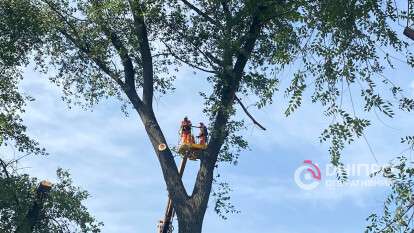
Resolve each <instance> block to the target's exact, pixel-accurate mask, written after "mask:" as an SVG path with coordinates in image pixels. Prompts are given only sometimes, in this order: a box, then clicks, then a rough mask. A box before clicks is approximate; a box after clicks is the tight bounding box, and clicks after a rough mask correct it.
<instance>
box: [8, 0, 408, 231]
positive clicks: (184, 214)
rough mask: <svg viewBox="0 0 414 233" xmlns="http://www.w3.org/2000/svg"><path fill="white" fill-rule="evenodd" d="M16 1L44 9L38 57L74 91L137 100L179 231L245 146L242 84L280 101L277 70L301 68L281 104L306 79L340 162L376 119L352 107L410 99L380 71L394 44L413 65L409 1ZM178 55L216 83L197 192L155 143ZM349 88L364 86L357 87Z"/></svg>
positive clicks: (296, 95)
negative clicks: (219, 169)
mask: <svg viewBox="0 0 414 233" xmlns="http://www.w3.org/2000/svg"><path fill="white" fill-rule="evenodd" d="M19 1H20V2H23V3H27V5H28V6H29V8H30V7H33V11H34V12H36V17H37V18H40V20H39V23H38V24H36V25H41V28H40V29H37V28H35V29H34V32H41V33H40V36H39V37H38V38H39V40H40V41H41V43H40V44H41V46H35V47H34V49H33V54H34V57H35V62H36V63H37V65H38V68H39V69H41V70H42V71H44V72H45V73H49V74H51V76H52V77H51V80H52V81H53V82H54V83H56V84H57V85H59V86H60V87H62V90H63V95H64V97H65V99H66V100H67V101H68V102H69V103H72V104H81V105H82V106H84V107H92V106H93V105H95V104H97V103H98V102H99V100H100V99H102V98H108V97H116V98H118V99H120V100H121V101H122V102H123V103H124V104H125V105H127V106H132V107H133V108H134V109H135V110H136V112H137V113H138V115H139V116H140V118H141V120H142V123H143V124H144V126H145V130H146V132H147V135H148V137H149V139H150V140H151V143H152V145H153V148H154V151H155V153H156V154H157V157H158V160H159V162H160V165H161V169H162V172H163V175H164V179H165V181H166V185H167V188H168V191H169V194H170V197H171V198H172V200H173V203H174V208H175V210H176V211H177V216H178V220H179V226H180V232H200V231H201V223H202V220H203V217H204V213H205V210H206V208H207V203H208V200H209V196H210V193H211V187H212V183H213V180H214V169H215V167H216V166H217V162H232V163H234V162H235V161H236V160H237V158H238V156H237V155H238V152H240V151H241V150H242V149H245V148H247V147H248V143H247V142H246V141H245V139H244V138H243V137H241V136H240V135H239V130H240V129H242V128H243V126H244V121H238V120H236V118H235V117H234V116H235V114H236V110H237V108H236V106H237V105H242V106H243V100H244V99H245V97H246V96H255V100H256V104H255V105H256V107H257V108H262V107H264V106H266V105H268V104H270V103H272V98H273V97H274V94H275V92H276V91H279V81H280V74H281V73H280V72H281V71H283V70H285V69H287V68H289V67H291V68H293V72H292V75H291V76H289V77H288V78H289V83H290V85H289V87H288V88H286V89H285V90H284V92H285V94H286V96H288V97H289V100H288V107H287V109H286V111H285V114H286V115H290V114H292V113H293V112H294V111H295V110H296V109H297V108H299V107H300V105H301V103H302V100H303V99H304V98H305V97H306V95H304V93H305V91H309V93H310V100H311V101H312V102H314V103H318V104H319V105H321V106H322V108H321V111H323V113H324V115H325V116H326V118H327V119H330V120H331V122H332V123H331V124H330V125H329V127H328V128H327V129H325V130H324V131H322V134H321V137H320V140H321V141H322V142H324V141H326V142H328V143H330V149H329V152H330V155H331V162H332V163H333V164H334V165H336V166H338V167H341V166H342V163H341V160H340V155H341V151H342V150H343V148H344V147H345V145H346V144H348V143H351V142H352V141H354V140H355V138H358V137H361V136H364V129H365V128H366V127H367V126H369V125H370V124H371V122H370V121H369V119H363V118H361V117H358V116H357V115H356V111H355V108H357V107H358V108H360V109H362V110H363V111H367V112H369V111H380V112H382V113H383V114H384V115H385V116H388V117H393V116H394V112H395V111H396V110H403V111H411V110H413V108H414V101H413V100H412V99H410V98H407V97H406V96H405V95H404V92H403V89H402V88H401V87H399V86H397V85H396V84H395V82H394V81H393V80H392V79H391V78H390V77H386V76H384V74H383V73H384V70H385V69H386V68H388V67H391V68H394V63H393V57H394V56H395V54H400V55H401V56H402V57H401V56H400V57H401V58H400V59H403V60H404V61H405V62H407V63H408V64H409V65H410V66H413V65H414V63H413V61H414V59H413V55H412V52H411V51H410V44H409V43H408V41H407V40H405V39H404V38H403V37H401V36H399V34H400V33H399V32H397V30H398V26H397V25H398V23H399V22H400V21H407V20H408V19H410V20H411V18H412V13H411V12H408V10H409V9H405V8H403V7H402V6H399V5H397V3H396V2H395V1H393V0H368V1H366V0H352V1H345V0H339V1H337V0H320V1H306V0H303V1H286V0H276V1H275V0H260V1H257V0H255V1H253V0H234V1H222V0H211V1H191V2H190V1H187V0H173V1H163V0H148V1H138V0H128V1H124V0H88V1H87V0H27V1H22V0H16V1H15V2H19ZM13 2H14V1H13ZM411 2H412V1H411V0H409V3H410V4H412V3H411ZM36 17H35V18H36ZM40 22H41V23H40ZM28 25H30V23H29V24H28ZM25 26H26V25H25ZM18 31H19V30H18ZM25 36H26V34H25ZM24 38H25V37H24ZM29 38H31V37H30V36H29ZM36 38H37V37H36ZM29 41H32V40H29ZM23 45H24V44H23ZM11 48H14V47H11ZM15 50H16V51H19V49H18V48H17V49H15ZM180 65H186V66H188V67H190V68H191V69H194V70H197V71H200V72H203V73H206V74H207V75H208V78H207V80H208V82H209V83H210V87H211V90H212V91H211V92H208V93H201V94H202V96H203V97H204V98H205V103H204V105H203V106H200V108H203V109H204V113H205V114H207V115H208V116H209V119H210V124H209V125H210V131H211V132H212V133H211V137H210V141H209V146H208V148H207V150H206V152H205V153H204V155H203V156H202V158H201V163H200V168H199V171H198V175H197V178H196V181H195V186H194V190H193V191H192V193H188V192H187V190H186V189H185V187H184V185H183V184H182V181H181V178H180V176H179V174H178V172H177V166H176V164H175V162H174V159H173V154H172V151H171V150H170V149H169V147H167V148H166V149H165V150H159V149H158V148H159V147H158V146H159V145H160V144H165V145H169V144H168V142H167V140H166V138H165V137H164V135H163V131H162V129H161V128H160V126H159V124H158V119H157V117H156V113H155V112H154V109H153V98H154V94H155V95H163V94H168V93H170V92H171V90H173V89H174V79H175V75H174V74H175V73H174V68H176V67H179V66H180ZM351 89H352V90H359V92H360V96H359V97H358V96H352V94H351V93H354V92H351ZM385 89H386V90H389V93H385V94H384V93H383V90H385ZM346 95H350V98H347V100H348V101H349V102H350V103H349V104H348V105H346V104H344V103H343V102H344V101H345V97H344V96H346ZM349 106H351V107H349ZM243 109H244V110H245V108H243ZM248 116H249V117H250V118H251V119H252V116H251V115H250V114H249V115H248ZM235 152H236V153H235ZM339 175H340V177H345V176H346V174H344V173H340V174H339Z"/></svg>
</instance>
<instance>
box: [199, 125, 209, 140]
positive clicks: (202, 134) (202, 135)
mask: <svg viewBox="0 0 414 233" xmlns="http://www.w3.org/2000/svg"><path fill="white" fill-rule="evenodd" d="M198 128H200V133H199V134H198V136H197V138H199V139H200V144H201V145H205V144H206V143H207V136H208V131H207V127H206V126H205V125H204V123H203V122H200V124H199V126H198Z"/></svg>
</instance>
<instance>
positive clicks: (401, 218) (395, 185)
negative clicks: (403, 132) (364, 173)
mask: <svg viewBox="0 0 414 233" xmlns="http://www.w3.org/2000/svg"><path fill="white" fill-rule="evenodd" d="M401 142H402V143H405V144H408V146H409V147H408V148H407V149H406V150H404V152H406V151H410V152H412V150H413V149H414V137H413V136H406V137H405V138H402V139H401ZM373 175H382V176H384V177H385V178H386V179H388V180H389V181H390V183H391V192H390V194H388V195H387V197H386V199H385V202H384V210H383V214H382V215H378V214H377V213H373V214H371V215H370V216H369V217H368V218H367V220H368V221H369V223H370V224H369V225H368V226H367V227H366V230H365V232H366V233H387V232H390V233H391V232H403V233H408V232H413V230H414V226H413V220H414V219H413V216H414V212H413V207H414V198H413V197H414V190H413V182H414V180H413V176H414V167H413V162H410V161H409V160H408V158H407V157H406V156H405V155H402V156H399V157H397V158H395V161H394V163H392V164H390V166H388V167H384V168H382V169H381V170H379V171H378V172H376V173H375V174H373Z"/></svg>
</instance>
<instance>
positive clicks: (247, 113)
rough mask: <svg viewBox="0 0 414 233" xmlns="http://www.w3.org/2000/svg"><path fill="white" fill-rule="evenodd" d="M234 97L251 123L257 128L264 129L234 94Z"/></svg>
mask: <svg viewBox="0 0 414 233" xmlns="http://www.w3.org/2000/svg"><path fill="white" fill-rule="evenodd" d="M234 98H235V99H236V101H237V103H238V104H239V105H240V106H241V107H242V109H243V111H244V113H246V115H247V116H248V117H249V118H250V119H251V120H252V121H253V123H254V124H255V125H257V126H259V128H261V129H262V130H266V128H265V127H263V126H262V125H261V124H260V123H259V122H257V121H256V119H254V117H253V116H252V115H251V114H250V113H249V111H248V110H247V108H246V107H245V106H244V104H243V103H242V102H241V100H240V99H239V98H238V97H237V96H235V97H234Z"/></svg>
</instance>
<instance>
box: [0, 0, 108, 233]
mask: <svg viewBox="0 0 414 233" xmlns="http://www.w3.org/2000/svg"><path fill="white" fill-rule="evenodd" d="M30 3H31V2H29V1H25V0H23V1H19V0H18V1H1V2H0V15H2V17H1V18H0V147H1V148H2V151H3V149H4V147H5V146H12V147H15V148H17V150H18V151H19V152H20V153H22V154H24V155H23V156H22V157H21V158H23V157H24V156H26V155H37V156H44V155H46V154H47V153H46V151H45V150H44V149H43V148H41V147H40V146H39V143H38V142H36V141H35V140H33V139H32V138H30V137H29V136H28V135H27V134H26V126H25V125H24V124H23V120H22V118H21V114H22V113H24V111H25V105H26V103H27V101H32V100H33V99H32V98H30V97H29V96H26V95H24V94H22V93H21V92H20V91H19V89H18V84H19V82H20V81H21V79H22V76H21V71H20V69H19V66H22V65H25V64H27V63H28V61H29V59H28V56H29V53H30V51H32V50H34V49H35V48H38V46H39V45H41V44H40V42H41V41H40V39H41V37H40V36H41V35H42V33H43V32H42V30H41V29H42V23H41V21H40V19H41V18H39V17H38V13H39V11H38V9H37V8H36V7H33V5H31V4H30ZM21 158H20V159H21ZM20 159H11V160H7V156H6V155H5V154H4V152H2V154H1V155H0V231H1V232H4V233H8V232H10V233H12V232H13V233H14V232H16V233H29V232H33V233H35V232H39V233H40V232H41V233H46V232H67V233H72V232H100V227H101V226H102V223H100V222H97V221H96V219H95V218H93V217H92V216H91V215H90V213H89V212H88V210H87V208H86V207H85V206H84V205H83V204H82V202H83V201H84V200H86V199H87V197H88V196H89V194H88V192H86V191H84V190H82V189H80V188H79V187H76V186H74V185H73V183H72V179H71V178H70V175H69V173H68V172H67V171H64V170H62V169H58V171H57V176H58V180H59V181H58V182H57V183H56V184H54V185H53V187H52V189H51V190H50V191H49V192H48V193H47V195H46V193H45V194H42V193H40V189H38V184H39V181H38V179H37V178H33V177H30V176H29V175H28V174H21V173H18V172H17V170H18V168H19V167H18V164H17V163H18V161H19V160H20ZM36 190H39V191H37V192H36ZM43 195H45V196H43Z"/></svg>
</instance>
